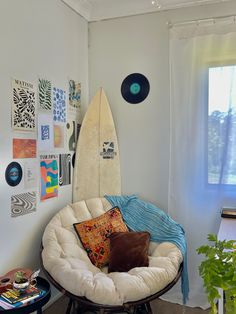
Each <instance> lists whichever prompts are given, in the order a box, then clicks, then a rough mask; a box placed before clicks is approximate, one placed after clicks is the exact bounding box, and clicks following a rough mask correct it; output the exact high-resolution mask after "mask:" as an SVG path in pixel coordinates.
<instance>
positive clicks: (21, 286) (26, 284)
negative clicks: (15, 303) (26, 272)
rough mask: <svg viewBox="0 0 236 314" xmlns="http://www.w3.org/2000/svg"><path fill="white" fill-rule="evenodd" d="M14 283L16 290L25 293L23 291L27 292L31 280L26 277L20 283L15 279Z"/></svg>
mask: <svg viewBox="0 0 236 314" xmlns="http://www.w3.org/2000/svg"><path fill="white" fill-rule="evenodd" d="M12 285H13V289H14V290H15V291H18V292H19V293H23V292H25V290H27V289H28V287H29V285H30V281H29V280H28V279H24V280H22V281H21V282H20V283H19V282H16V281H13V283H12Z"/></svg>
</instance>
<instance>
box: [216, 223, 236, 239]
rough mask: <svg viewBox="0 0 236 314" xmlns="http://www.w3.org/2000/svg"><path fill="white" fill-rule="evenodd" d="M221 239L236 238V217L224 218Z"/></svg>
mask: <svg viewBox="0 0 236 314" xmlns="http://www.w3.org/2000/svg"><path fill="white" fill-rule="evenodd" d="M218 239H219V240H236V219H234V218H222V219H221V223H220V229H219V232H218Z"/></svg>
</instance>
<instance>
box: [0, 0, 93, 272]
mask: <svg viewBox="0 0 236 314" xmlns="http://www.w3.org/2000/svg"><path fill="white" fill-rule="evenodd" d="M0 41H1V45H0V46H1V49H0V160H1V162H0V204H1V205H0V212H1V215H0V274H1V275H3V274H4V273H5V272H7V271H9V270H11V269H12V268H15V267H29V268H33V269H34V268H36V267H37V266H38V265H39V249H40V243H41V238H42V233H43V230H44V228H45V225H46V224H47V223H48V221H49V219H50V218H51V217H52V216H53V214H54V213H55V212H56V211H58V209H60V208H62V207H63V206H64V205H65V204H67V203H68V202H71V194H72V192H71V185H68V186H64V187H60V188H59V197H58V198H53V199H50V200H47V201H44V202H40V201H39V197H38V206H37V211H36V212H35V213H31V214H27V215H24V216H20V217H17V218H11V216H10V199H11V195H14V194H18V193H24V192H25V190H24V183H23V180H22V181H21V183H20V184H19V185H18V186H16V187H10V186H9V185H7V183H6V182H5V169H6V167H7V165H8V164H9V163H10V162H11V161H12V160H13V159H12V137H13V136H15V135H19V133H18V132H17V133H13V132H12V130H11V102H12V93H11V78H17V79H22V80H25V81H30V82H33V83H35V84H36V83H37V78H38V77H44V78H47V79H50V80H51V81H52V83H53V84H55V85H56V86H57V87H60V88H63V89H64V90H68V78H72V79H74V80H77V81H81V83H82V106H84V105H85V104H87V102H88V77H87V76H88V51H87V50H88V23H87V22H86V21H85V20H84V19H83V18H81V17H80V16H79V15H78V14H76V13H75V12H73V11H72V10H71V9H70V8H68V7H67V6H66V5H65V4H63V3H62V2H61V1H60V0H20V1H19V0H1V1H0ZM67 95H68V94H67ZM61 152H68V151H66V149H65V150H62V151H61ZM19 162H20V163H21V165H22V166H23V164H24V160H23V159H20V160H19ZM37 191H38V192H39V188H38V189H37ZM38 194H39V193H38Z"/></svg>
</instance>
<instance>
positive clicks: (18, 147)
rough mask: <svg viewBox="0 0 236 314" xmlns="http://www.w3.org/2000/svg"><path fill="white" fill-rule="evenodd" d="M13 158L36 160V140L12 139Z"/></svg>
mask: <svg viewBox="0 0 236 314" xmlns="http://www.w3.org/2000/svg"><path fill="white" fill-rule="evenodd" d="M12 146H13V158H14V159H17V158H36V140H35V139H24V138H13V145H12Z"/></svg>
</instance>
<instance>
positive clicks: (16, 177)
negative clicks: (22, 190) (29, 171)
mask: <svg viewBox="0 0 236 314" xmlns="http://www.w3.org/2000/svg"><path fill="white" fill-rule="evenodd" d="M5 178H6V181H7V183H8V184H9V185H10V186H16V185H18V184H19V183H20V181H21V179H22V168H21V165H20V164H19V163H18V162H15V161H13V162H11V163H10V164H9V165H8V166H7V168H6V171H5Z"/></svg>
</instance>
